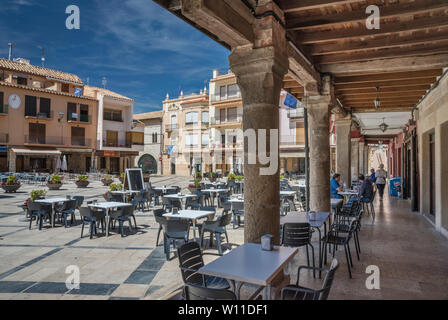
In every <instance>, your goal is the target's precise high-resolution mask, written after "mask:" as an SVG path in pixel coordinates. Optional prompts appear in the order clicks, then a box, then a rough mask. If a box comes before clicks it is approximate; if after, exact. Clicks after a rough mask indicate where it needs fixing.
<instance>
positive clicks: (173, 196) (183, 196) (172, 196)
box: [163, 194, 198, 204]
mask: <svg viewBox="0 0 448 320" xmlns="http://www.w3.org/2000/svg"><path fill="white" fill-rule="evenodd" d="M163 197H164V198H168V199H178V200H180V201H182V200H184V199H190V198H197V197H198V196H197V195H195V194H167V195H166V196H163ZM181 204H182V203H181Z"/></svg>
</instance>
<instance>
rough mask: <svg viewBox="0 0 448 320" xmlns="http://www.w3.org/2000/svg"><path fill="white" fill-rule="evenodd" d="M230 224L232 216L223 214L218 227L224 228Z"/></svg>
mask: <svg viewBox="0 0 448 320" xmlns="http://www.w3.org/2000/svg"><path fill="white" fill-rule="evenodd" d="M230 222H232V214H230V213H227V212H226V213H223V214H222V216H220V217H219V226H220V227H225V226H227V225H229V224H230Z"/></svg>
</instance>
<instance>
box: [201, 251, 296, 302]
mask: <svg viewBox="0 0 448 320" xmlns="http://www.w3.org/2000/svg"><path fill="white" fill-rule="evenodd" d="M297 252H298V249H297V248H291V247H279V246H274V249H273V250H272V251H264V250H261V245H260V244H256V243H245V244H243V245H241V246H239V247H237V248H235V249H233V250H232V251H230V252H229V253H228V254H225V255H224V256H222V257H219V258H218V259H216V260H214V261H213V262H211V263H209V264H207V265H205V266H203V267H202V268H200V269H199V271H198V272H199V273H201V274H205V275H209V276H215V277H221V278H225V279H228V280H230V281H231V282H232V283H233V286H234V289H235V295H236V296H237V298H238V299H239V298H240V289H241V287H242V286H243V284H244V283H250V284H254V285H258V286H260V290H263V289H264V292H263V298H264V299H265V300H270V299H271V285H272V281H273V280H274V279H275V278H276V276H277V275H278V274H279V273H280V272H283V268H284V267H285V265H286V264H287V263H288V262H289V261H291V259H292V258H294V256H295V255H296V254H297ZM260 290H257V291H256V293H255V294H254V295H253V296H252V297H254V296H255V295H257V294H258V293H259V292H260ZM252 297H251V298H252Z"/></svg>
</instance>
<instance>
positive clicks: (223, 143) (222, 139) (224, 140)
mask: <svg viewBox="0 0 448 320" xmlns="http://www.w3.org/2000/svg"><path fill="white" fill-rule="evenodd" d="M225 144H226V135H225V134H222V135H221V145H222V146H225Z"/></svg>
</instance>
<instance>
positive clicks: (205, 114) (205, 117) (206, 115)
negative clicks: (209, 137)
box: [202, 111, 209, 124]
mask: <svg viewBox="0 0 448 320" xmlns="http://www.w3.org/2000/svg"><path fill="white" fill-rule="evenodd" d="M208 122H209V113H208V111H202V123H204V124H208Z"/></svg>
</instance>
